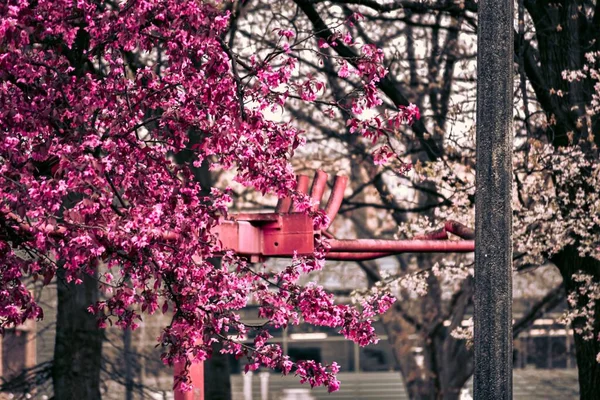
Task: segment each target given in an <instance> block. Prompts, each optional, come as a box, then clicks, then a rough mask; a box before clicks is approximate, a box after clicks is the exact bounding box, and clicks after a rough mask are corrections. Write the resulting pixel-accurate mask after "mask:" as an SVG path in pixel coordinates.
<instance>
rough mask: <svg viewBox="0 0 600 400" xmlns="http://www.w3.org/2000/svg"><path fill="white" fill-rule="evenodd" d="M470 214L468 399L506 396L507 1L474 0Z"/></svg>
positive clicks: (509, 42)
mask: <svg viewBox="0 0 600 400" xmlns="http://www.w3.org/2000/svg"><path fill="white" fill-rule="evenodd" d="M478 14H479V18H478V21H479V22H478V23H479V32H478V39H477V48H478V54H477V187H476V190H477V191H476V213H475V219H476V220H475V233H476V237H475V243H476V246H475V301H474V302H475V338H474V341H475V346H474V347H475V377H474V395H475V399H476V400H488V399H489V400H501V399H512V223H511V222H512V221H511V219H512V207H511V198H512V192H511V188H512V142H513V136H512V122H513V117H512V116H513V57H514V49H513V29H514V27H513V0H480V1H479V12H478Z"/></svg>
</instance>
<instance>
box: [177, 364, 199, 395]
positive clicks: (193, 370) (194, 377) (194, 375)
mask: <svg viewBox="0 0 600 400" xmlns="http://www.w3.org/2000/svg"><path fill="white" fill-rule="evenodd" d="M183 368H185V363H176V364H175V371H174V376H177V375H178V374H179V373H180V372H181V371H182V370H183ZM190 379H191V385H192V388H193V389H192V390H191V391H189V392H182V391H179V390H176V391H175V398H174V400H204V363H203V362H199V363H194V364H192V365H190Z"/></svg>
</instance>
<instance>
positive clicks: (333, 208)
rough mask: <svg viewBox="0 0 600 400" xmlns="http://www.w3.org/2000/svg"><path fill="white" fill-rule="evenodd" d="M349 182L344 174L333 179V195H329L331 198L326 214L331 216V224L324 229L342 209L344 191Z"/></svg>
mask: <svg viewBox="0 0 600 400" xmlns="http://www.w3.org/2000/svg"><path fill="white" fill-rule="evenodd" d="M347 184H348V177H347V176H342V175H336V177H335V179H334V180H333V188H332V189H331V195H330V196H329V200H328V201H327V206H326V207H325V214H327V216H328V217H329V224H328V225H327V226H326V227H324V228H323V230H325V229H327V228H329V225H331V222H333V219H334V218H335V216H336V215H337V213H338V211H339V210H340V206H341V205H342V201H343V200H344V191H345V190H346V185H347Z"/></svg>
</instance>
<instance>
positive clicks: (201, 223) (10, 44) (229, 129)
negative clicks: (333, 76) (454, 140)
mask: <svg viewBox="0 0 600 400" xmlns="http://www.w3.org/2000/svg"><path fill="white" fill-rule="evenodd" d="M226 6H227V4H222V3H221V2H219V1H213V2H210V1H193V0H189V1H181V0H177V1H176V0H159V1H158V0H157V1H145V0H139V1H135V0H131V1H114V2H113V1H106V2H98V1H92V0H78V1H76V2H75V1H72V0H38V1H27V0H10V1H7V2H3V3H2V4H1V5H0V104H1V107H0V110H1V111H0V130H1V134H0V331H2V330H4V329H7V328H11V327H14V326H16V325H19V324H22V323H24V322H25V321H26V320H29V319H39V318H42V317H43V314H42V309H41V308H40V306H39V305H38V304H36V302H35V300H34V297H33V295H32V293H31V292H30V290H29V289H28V287H27V285H26V280H27V279H29V278H33V279H34V280H39V281H42V282H43V283H44V284H49V283H50V282H52V281H53V280H54V279H57V277H58V281H59V323H60V322H61V321H62V322H63V323H65V324H68V323H70V324H72V325H76V324H77V322H73V321H71V322H69V321H65V316H66V314H65V313H64V312H63V313H62V315H61V305H60V302H61V301H63V300H64V299H65V298H66V297H68V296H67V295H68V294H69V293H75V292H74V291H75V290H77V288H78V287H86V286H87V287H88V288H92V289H93V288H94V287H96V286H97V285H99V286H100V288H101V289H102V290H103V292H104V299H103V300H100V299H98V298H97V296H93V295H92V296H88V297H87V298H86V299H85V300H84V301H88V302H89V303H90V304H89V311H90V312H92V313H94V314H95V315H96V318H97V319H98V325H99V327H100V328H102V327H104V326H106V324H108V323H110V324H116V325H118V326H120V327H123V328H131V329H135V328H136V327H137V321H138V320H139V319H141V316H142V314H143V313H149V314H152V313H154V312H157V311H158V312H161V311H162V312H163V313H164V312H167V310H170V311H172V312H173V318H172V321H171V323H170V324H169V325H168V326H165V328H164V330H163V333H162V335H161V337H160V338H159V342H160V344H161V345H162V346H163V347H164V349H165V350H164V353H163V355H162V358H163V361H164V362H165V363H166V364H169V365H172V364H173V363H175V362H178V361H184V362H188V364H189V361H187V360H191V361H193V362H195V361H201V360H205V359H207V358H208V357H210V352H211V345H212V344H213V343H215V342H219V343H220V345H221V347H222V349H223V350H222V351H223V352H226V353H231V354H234V355H235V356H237V357H242V356H243V357H248V359H249V360H250V363H249V368H250V369H255V368H258V367H259V366H266V367H269V368H278V369H280V370H281V371H283V373H284V374H288V373H295V374H296V375H298V376H299V379H300V380H301V381H302V382H308V383H309V384H310V385H311V386H315V385H326V386H327V387H328V388H329V390H330V391H334V390H337V389H338V387H339V382H338V381H337V379H336V378H335V373H336V372H337V371H338V367H337V366H336V364H335V363H333V364H331V365H321V364H318V363H315V362H312V361H302V362H298V363H293V362H291V361H290V359H289V358H288V357H287V356H284V355H283V354H282V351H281V349H280V348H279V347H278V346H276V345H272V344H269V343H268V339H269V334H268V332H267V330H266V328H267V326H274V327H282V326H286V325H289V324H297V323H299V322H300V321H301V320H304V321H306V322H309V323H312V324H316V325H326V326H329V327H337V328H339V329H340V332H342V333H343V334H344V335H345V336H346V337H347V338H348V339H351V340H354V341H356V342H357V343H359V344H360V345H367V344H369V343H373V342H375V341H376V340H377V338H376V336H375V334H374V330H373V328H372V327H371V321H372V318H373V317H374V316H375V314H376V313H378V314H379V313H383V312H385V311H386V310H387V309H388V307H389V306H390V305H391V303H392V302H393V298H392V297H391V296H389V295H386V294H385V293H382V294H379V295H377V296H371V297H368V298H367V301H366V302H365V303H364V304H363V306H360V307H353V306H346V305H339V304H335V303H334V299H333V297H332V295H330V294H328V293H327V292H325V291H324V290H323V289H322V288H321V287H319V286H316V285H315V286H309V287H302V286H300V285H299V284H298V282H297V281H298V278H299V276H300V275H301V274H304V273H307V272H310V271H313V270H315V269H319V268H321V267H322V264H323V260H322V247H321V248H319V250H318V251H317V253H316V254H315V256H314V257H311V258H297V259H294V260H293V262H292V263H291V264H290V265H289V266H288V267H287V268H286V269H285V270H284V271H282V272H280V273H273V274H265V273H262V272H260V271H257V270H254V269H253V266H252V265H251V264H250V263H249V262H247V261H246V260H244V259H242V258H239V257H237V256H236V255H234V254H230V253H226V254H224V255H223V254H222V249H221V248H220V247H219V240H218V237H216V236H215V234H214V232H213V230H214V228H215V226H217V225H218V224H219V221H220V219H222V218H225V217H226V216H227V211H228V204H229V203H230V201H231V199H230V197H229V195H228V190H227V189H224V190H218V189H212V190H210V191H208V192H207V191H203V190H202V189H203V188H202V187H200V185H199V184H198V182H197V181H195V180H194V179H193V176H192V173H191V170H190V167H191V166H190V165H187V164H182V165H180V164H177V163H175V162H174V160H173V155H174V154H177V153H179V152H181V151H183V150H184V149H185V150H187V151H191V152H193V154H194V159H193V165H194V166H196V167H197V166H200V165H201V164H202V163H206V164H209V165H210V167H211V168H213V169H225V170H234V171H235V173H236V180H237V181H238V182H239V183H241V184H243V185H245V186H248V187H252V188H254V189H255V190H257V191H260V192H262V193H270V194H275V195H278V196H284V195H292V196H294V197H295V198H296V203H297V204H298V206H299V209H300V210H308V209H309V208H310V207H309V203H308V200H307V199H306V198H303V197H302V196H300V195H299V194H297V193H295V192H294V189H295V180H294V175H293V171H292V169H291V167H290V164H289V160H290V158H291V157H292V156H293V154H294V151H295V150H296V149H297V148H298V146H301V145H302V144H303V137H302V132H300V131H299V130H298V129H297V128H295V127H294V126H293V125H292V124H291V123H288V122H274V121H273V120H272V119H269V118H267V117H266V115H267V114H268V113H269V112H271V111H273V110H276V109H280V108H285V107H286V102H287V101H288V99H289V98H295V99H298V100H300V101H303V102H313V101H315V100H316V96H317V94H318V93H319V92H320V91H323V90H325V89H324V83H323V82H321V81H319V80H318V79H316V78H314V77H311V76H300V75H299V74H298V73H297V69H296V56H297V55H296V52H300V51H302V49H303V48H304V47H305V46H306V42H310V43H313V42H314V46H315V49H323V48H327V47H330V46H336V44H337V43H344V45H345V46H355V48H356V53H355V54H356V57H353V58H352V59H351V60H350V59H347V58H344V57H337V58H336V59H335V61H334V62H335V63H336V65H337V67H339V76H340V77H348V76H350V75H352V78H353V79H355V80H357V81H358V82H360V84H359V86H358V87H357V88H356V90H354V91H353V92H352V94H351V95H350V96H349V97H348V98H347V99H346V102H345V103H344V106H345V107H346V108H347V111H348V112H349V113H350V115H351V118H349V119H348V121H347V124H348V126H350V127H351V131H352V132H360V133H362V134H364V135H366V136H368V137H370V138H372V139H373V140H374V141H378V140H380V138H385V137H386V134H387V133H388V132H390V131H393V130H394V129H397V128H398V125H399V124H402V123H407V122H411V121H412V120H413V119H414V118H415V117H417V118H418V111H417V109H416V108H414V107H406V108H404V107H402V108H400V110H399V111H398V112H395V113H391V114H390V113H388V114H386V115H375V114H374V115H370V116H368V117H364V116H363V117H359V116H360V114H362V113H363V111H364V110H368V109H372V108H374V107H376V106H378V105H380V104H381V99H380V98H379V96H378V90H377V85H378V82H380V80H382V79H383V78H384V77H385V74H386V69H385V68H384V67H383V65H382V61H383V53H382V51H381V50H379V49H377V48H376V47H375V46H372V45H369V44H365V45H362V46H358V45H354V44H353V42H352V37H351V36H350V34H349V33H348V31H347V30H346V29H345V26H344V25H341V26H338V27H337V28H336V29H335V30H334V31H333V34H332V35H330V36H329V37H326V38H323V37H321V38H319V39H318V40H317V38H316V37H315V36H314V35H312V34H311V35H309V36H308V37H307V38H302V39H300V38H296V37H295V33H294V32H292V31H289V30H284V29H280V30H278V37H279V41H278V43H277V44H276V45H275V46H274V47H273V48H272V51H271V52H270V53H269V54H268V56H265V57H253V58H252V59H251V61H250V62H249V63H248V62H245V61H242V60H240V59H238V58H237V57H236V55H235V54H234V52H232V50H231V49H230V48H229V46H228V44H227V43H226V42H225V40H224V37H225V34H226V32H227V30H228V27H229V23H230V16H231V13H230V12H229V8H228V7H226ZM356 18H360V16H359V15H352V16H351V17H350V18H348V19H347V20H346V24H352V23H353V21H354V20H355V19H356ZM317 51H318V50H317ZM350 62H351V63H352V67H351V68H350V66H349V63H350ZM242 64H243V65H242ZM242 68H243V71H244V72H243V73H242V72H240V70H241V69H242ZM338 106H339V104H338ZM192 134H193V135H195V137H197V140H194V141H193V142H190V135H192ZM382 140H383V139H382ZM373 156H374V158H375V160H376V162H377V163H384V162H386V159H387V158H390V157H394V154H393V153H392V152H391V151H389V150H388V149H386V148H379V150H378V151H377V152H375V153H374V154H373ZM307 212H308V211H307ZM314 217H315V224H317V225H318V224H320V223H322V222H323V221H324V215H323V214H322V213H320V212H317V213H315V214H314ZM217 255H222V256H223V262H222V264H221V266H220V267H215V266H214V265H213V264H211V263H210V262H209V260H210V259H211V258H212V257H215V256H217ZM90 277H91V278H90ZM61 286H62V287H63V288H70V289H69V290H71V292H69V290H63V292H62V295H63V297H61V291H60V287H61ZM90 290H91V289H90ZM86 293H93V290H91V291H88V292H86ZM65 296H66V297H65ZM250 298H254V299H255V300H256V301H257V302H258V304H259V305H260V313H261V316H262V317H264V318H266V319H267V320H268V322H267V323H266V325H265V326H262V327H251V326H247V325H245V324H244V323H243V322H242V321H241V320H240V318H239V315H238V313H237V310H239V309H241V308H243V307H244V306H245V305H246V304H247V302H248V301H249V299H250ZM61 299H62V300H61ZM61 318H62V319H61ZM67 318H68V316H67ZM252 329H256V330H257V333H256V339H255V341H254V345H253V346H243V345H241V344H240V343H237V342H235V341H232V340H230V339H229V338H228V334H232V333H235V334H244V333H246V332H248V331H249V330H252ZM57 343H58V342H57ZM94 343H95V344H94V346H95V347H96V349H99V348H100V346H101V344H99V343H100V341H99V340H96V341H95V342H94ZM63 345H64V344H63ZM64 346H65V351H67V350H68V349H67V348H66V347H68V345H64ZM90 368H91V369H98V368H99V365H95V366H92V367H90ZM96 372H97V371H96ZM67 373H68V371H67V372H65V373H63V372H58V373H55V376H54V379H55V384H56V382H57V381H60V380H61V379H66V378H65V374H67ZM93 373H94V371H92V372H91V374H92V375H93ZM188 385H189V379H188V377H187V375H186V372H184V373H183V375H182V376H181V379H180V380H179V381H178V386H179V387H180V388H182V389H186V388H188ZM55 395H56V396H57V398H66V397H60V394H58V393H55Z"/></svg>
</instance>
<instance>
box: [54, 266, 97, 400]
mask: <svg viewBox="0 0 600 400" xmlns="http://www.w3.org/2000/svg"><path fill="white" fill-rule="evenodd" d="M82 279H83V283H82V284H79V285H76V284H75V283H73V282H71V283H67V282H66V280H65V272H64V270H62V269H59V270H58V273H57V288H58V312H57V316H56V341H55V346H54V366H53V370H52V381H53V384H54V399H56V400H95V399H100V398H101V396H100V366H101V358H102V341H103V338H104V331H103V330H101V329H98V326H97V322H96V321H97V320H96V317H95V316H94V315H93V314H91V313H89V312H88V311H87V308H88V307H89V306H90V305H91V304H93V303H94V302H96V301H97V300H98V296H99V293H98V282H97V281H96V279H95V278H94V277H92V276H89V275H87V274H84V275H83V278H82Z"/></svg>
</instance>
